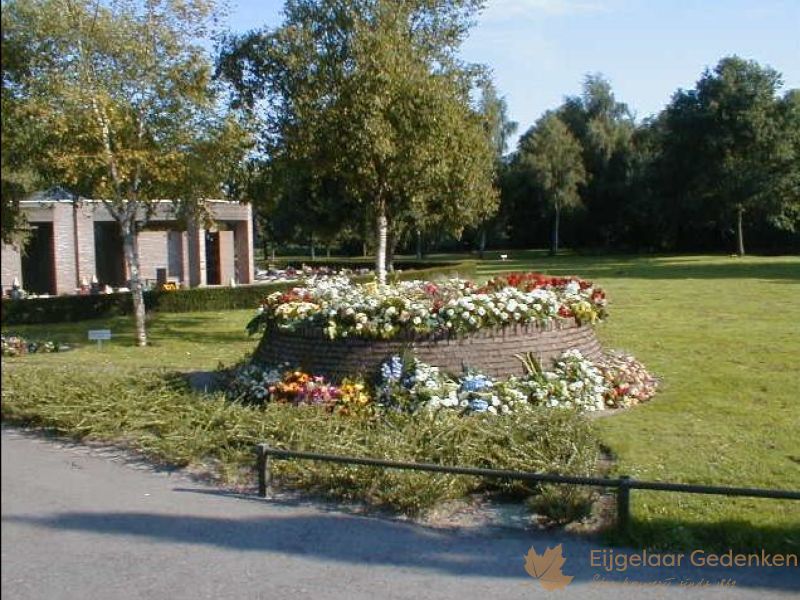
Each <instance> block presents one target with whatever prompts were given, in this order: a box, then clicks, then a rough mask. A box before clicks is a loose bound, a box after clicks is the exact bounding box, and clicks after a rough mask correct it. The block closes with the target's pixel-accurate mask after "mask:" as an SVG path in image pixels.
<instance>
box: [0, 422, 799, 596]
mask: <svg viewBox="0 0 800 600" xmlns="http://www.w3.org/2000/svg"><path fill="white" fill-rule="evenodd" d="M559 543H560V544H563V549H564V554H565V557H566V562H565V563H564V566H563V573H564V574H565V575H571V576H573V577H574V579H573V580H572V582H571V583H570V584H569V585H568V586H567V587H566V588H565V589H564V590H561V591H553V592H548V591H546V590H544V589H543V588H542V587H541V586H540V583H539V582H538V581H536V580H534V579H533V578H531V577H530V576H528V575H527V574H526V572H525V571H524V569H523V563H524V558H523V557H524V555H525V554H526V552H527V551H528V549H529V548H530V547H531V546H533V547H534V548H535V549H536V550H537V551H538V552H540V553H541V552H543V551H544V550H545V549H546V548H547V547H552V546H555V545H556V544H559ZM600 549H602V547H601V546H598V545H593V544H592V543H589V542H587V541H585V540H581V539H578V538H574V537H570V536H566V535H556V534H551V533H538V532H524V531H514V530H508V529H498V528H488V529H482V530H474V529H446V530H442V529H431V528H426V527H423V526H420V525H415V524H412V523H407V522H402V521H396V520H391V519H383V518H376V517H364V516H357V515H353V514H348V513H347V512H343V511H339V510H336V509H335V507H330V506H324V505H319V504H310V503H297V502H291V501H264V500H259V499H254V498H251V497H244V496H237V495H235V494H228V493H225V492H224V491H221V490H218V489H216V488H213V487H210V486H206V485H203V484H199V483H197V482H195V481H192V480H191V479H189V478H188V477H186V476H184V475H183V474H181V473H179V472H158V471H154V470H152V469H145V468H143V467H141V466H140V467H135V466H131V465H130V464H126V461H125V460H123V458H122V457H121V456H119V455H118V456H114V455H113V454H108V453H103V452H99V451H97V450H89V449H86V448H83V447H79V446H78V447H75V446H71V445H66V444H61V443H55V442H53V441H49V440H46V439H43V438H39V437H36V436H32V435H30V434H27V433H22V432H19V431H17V430H14V429H9V428H4V429H3V432H2V596H3V598H4V599H6V600H27V599H47V600H55V599H72V598H75V599H81V600H86V599H95V598H96V599H100V600H114V599H117V598H125V599H127V598H142V599H145V598H146V599H148V600H151V599H161V598H163V599H168V600H179V599H182V598H191V599H198V598H214V599H215V600H219V599H223V598H237V599H251V598H252V599H256V598H258V599H273V598H274V599H280V600H288V599H294V598H300V599H304V598H308V599H312V598H313V599H334V598H336V599H347V600H350V599H355V600H357V599H362V598H363V599H370V600H372V599H395V598H398V599H399V598H408V599H412V598H413V599H415V600H416V599H429V598H430V599H438V598H457V599H459V600H467V599H470V598H477V599H480V600H488V599H500V598H520V599H531V598H590V599H591V598H608V599H615V600H617V599H619V600H626V599H633V598H681V599H685V600H689V599H695V598H698V599H699V598H720V599H722V598H725V599H726V600H727V599H744V598H762V597H764V598H766V597H774V598H789V597H798V596H800V573H799V572H798V570H797V569H787V568H775V567H773V568H762V569H733V570H726V569H710V568H691V567H688V568H687V567H684V568H681V569H670V568H662V569H641V568H639V569H633V568H632V569H629V570H628V571H626V572H625V573H623V574H619V573H616V574H609V573H605V572H603V571H602V569H599V568H596V567H592V566H591V564H590V552H591V551H592V550H600ZM599 576H603V577H605V578H607V579H615V580H616V581H615V582H614V583H608V582H605V583H602V582H598V581H596V578H597V577H599ZM626 578H627V579H628V581H627V582H624V581H623V580H624V579H626ZM721 580H729V585H726V586H720V585H718V582H719V581H721ZM732 581H733V582H735V585H731V584H730V582H732ZM654 582H655V583H654Z"/></svg>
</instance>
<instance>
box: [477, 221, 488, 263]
mask: <svg viewBox="0 0 800 600" xmlns="http://www.w3.org/2000/svg"><path fill="white" fill-rule="evenodd" d="M484 252H486V226H485V225H484V226H483V227H481V237H480V240H479V241H478V256H479V257H480V259H481V260H483V255H484Z"/></svg>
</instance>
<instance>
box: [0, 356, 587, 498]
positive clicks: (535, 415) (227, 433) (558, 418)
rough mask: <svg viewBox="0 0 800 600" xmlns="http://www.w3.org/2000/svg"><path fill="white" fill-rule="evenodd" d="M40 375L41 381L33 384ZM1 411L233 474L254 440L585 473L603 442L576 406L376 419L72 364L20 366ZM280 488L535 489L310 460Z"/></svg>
mask: <svg viewBox="0 0 800 600" xmlns="http://www.w3.org/2000/svg"><path fill="white" fill-rule="evenodd" d="M32 382H35V383H32ZM2 398H3V401H2V404H1V405H0V407H1V408H2V418H3V420H5V421H7V422H13V423H18V424H22V425H30V426H36V427H45V428H48V429H53V430H55V431H57V432H59V433H62V434H67V435H70V436H73V437H75V438H78V439H83V438H90V439H99V440H106V441H117V440H124V441H125V443H126V444H128V445H129V446H131V447H132V448H134V449H135V450H138V451H141V452H143V453H144V454H146V455H147V456H150V457H151V458H156V459H159V460H162V461H167V462H169V463H173V464H177V465H187V464H191V463H195V464H198V463H200V464H208V463H212V464H214V465H216V466H215V469H216V471H217V472H218V474H219V475H220V476H221V477H222V478H223V479H224V480H225V481H227V482H231V483H236V482H239V483H241V482H242V481H243V480H244V481H248V482H249V481H250V479H251V473H252V466H253V459H254V458H253V447H254V445H255V444H256V443H259V442H268V443H270V444H273V445H275V446H278V447H283V448H291V449H294V450H306V451H316V452H329V453H333V454H347V455H355V456H371V457H378V458H385V459H389V460H397V461H417V462H432V463H439V464H444V465H462V466H475V467H484V468H489V467H491V468H499V469H513V470H527V471H540V472H552V473H564V474H573V475H579V474H580V475H587V474H591V473H592V472H593V471H594V467H595V462H596V459H597V443H596V441H595V439H594V437H593V435H592V434H591V431H590V428H589V425H588V423H587V422H586V421H585V420H584V419H583V418H581V417H580V416H579V415H577V414H576V413H575V412H573V411H568V410H563V411H553V410H532V411H530V412H526V413H524V414H520V415H515V416H513V417H512V416H510V415H507V416H492V417H488V416H487V415H485V414H483V415H474V416H473V417H470V418H462V417H459V416H458V415H457V414H454V413H451V412H449V411H443V412H441V413H435V414H423V415H416V416H415V415H408V414H403V413H388V414H385V415H383V416H382V417H381V418H375V417H370V416H353V415H348V416H340V415H337V414H333V415H332V414H331V413H330V412H328V411H326V410H324V409H321V408H319V407H314V406H299V407H298V406H292V405H287V404H268V405H265V406H263V407H254V406H246V405H243V404H239V403H232V402H229V401H227V400H225V398H224V397H223V395H222V394H217V395H211V396H206V395H200V394H195V393H193V392H191V391H190V390H189V389H188V388H187V386H186V384H185V383H183V382H182V381H181V380H178V379H175V378H169V377H165V376H163V375H161V376H158V377H156V376H153V375H151V376H150V378H149V379H142V374H141V372H137V373H135V374H130V375H125V374H122V375H119V374H117V375H109V374H107V373H104V374H103V375H99V374H98V375H96V376H88V377H87V376H85V375H83V376H81V377H75V375H74V373H72V372H69V371H67V370H58V369H56V370H53V369H43V368H41V367H36V366H33V365H26V366H25V367H24V368H23V367H21V366H18V367H15V368H14V369H11V370H9V371H8V372H7V373H6V374H5V380H4V386H3V391H2ZM274 473H275V476H276V478H277V480H278V482H279V483H280V484H281V485H285V486H287V487H295V488H302V489H305V490H310V491H312V492H315V493H320V494H324V495H327V496H333V497H337V498H345V499H350V500H357V501H363V502H366V503H368V504H371V505H376V506H385V507H390V508H393V509H397V510H401V511H403V512H406V513H412V514H413V513H417V512H420V511H423V510H425V509H428V508H430V507H432V506H434V505H435V504H436V503H438V502H440V501H442V500H445V499H450V498H455V497H461V496H464V495H466V494H469V493H472V492H475V491H478V490H503V491H513V492H515V493H517V494H522V495H526V496H530V495H532V494H536V493H538V487H536V486H530V485H525V484H522V483H509V482H498V481H486V480H480V479H477V478H473V477H465V476H452V475H444V474H428V473H415V472H410V471H397V470H391V469H379V468H375V467H362V466H348V465H336V464H332V463H322V462H308V461H302V462H301V461H276V463H275V466H274Z"/></svg>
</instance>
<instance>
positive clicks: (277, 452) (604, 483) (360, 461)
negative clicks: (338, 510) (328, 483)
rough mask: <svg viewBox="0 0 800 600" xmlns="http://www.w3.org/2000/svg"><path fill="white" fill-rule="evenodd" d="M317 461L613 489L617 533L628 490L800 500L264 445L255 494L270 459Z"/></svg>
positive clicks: (626, 512)
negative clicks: (396, 460)
mask: <svg viewBox="0 0 800 600" xmlns="http://www.w3.org/2000/svg"><path fill="white" fill-rule="evenodd" d="M292 458H295V459H300V460H319V461H324V462H332V463H341V464H348V465H363V466H368V467H384V468H388V469H402V470H407V471H429V472H432V473H449V474H451V475H472V476H475V477H488V478H493V479H515V480H518V481H534V482H539V483H555V484H563V485H586V486H590V487H601V488H612V489H616V496H617V527H618V529H620V530H621V531H625V530H627V529H628V527H629V525H630V502H631V500H630V498H631V490H653V491H659V492H680V493H685V494H713V495H719V496H745V497H750V498H773V499H778V500H800V491H792V490H770V489H760V488H740V487H723V486H713V485H692V484H688V483H667V482H661V481H639V480H638V479H631V478H630V477H628V476H626V475H620V476H619V477H618V478H616V479H612V478H604V477H577V476H572V475H554V474H551V473H530V472H527V471H509V470H503V469H480V468H475V467H450V466H443V465H436V464H431V463H415V462H395V461H391V460H383V459H379V458H362V457H356V456H340V455H337V454H321V453H317V452H298V451H294V450H281V449H280V448H273V447H272V446H270V445H268V444H259V445H258V446H256V470H257V473H258V495H259V496H261V497H262V498H266V497H267V493H268V491H269V490H270V487H271V484H272V461H273V460H288V459H292Z"/></svg>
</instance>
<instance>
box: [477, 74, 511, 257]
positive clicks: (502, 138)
mask: <svg viewBox="0 0 800 600" xmlns="http://www.w3.org/2000/svg"><path fill="white" fill-rule="evenodd" d="M480 90H481V98H480V105H479V110H480V114H481V116H482V117H483V127H484V130H485V131H486V135H488V136H489V143H490V145H491V148H492V150H493V152H494V182H495V187H496V188H497V189H498V190H499V188H500V179H501V176H502V173H503V171H504V170H505V168H506V160H505V154H506V151H507V150H508V140H509V139H510V138H511V136H512V135H514V133H516V131H517V127H518V126H519V124H518V123H517V122H516V121H512V120H511V118H510V117H509V115H508V104H507V103H506V99H505V98H504V97H502V96H499V95H498V94H497V89H496V88H495V86H494V84H493V83H492V81H491V80H488V79H487V80H486V81H485V82H483V83H482V84H481V86H480ZM496 220H497V219H496V218H495V219H492V220H487V221H485V222H483V223H481V224H480V227H479V229H480V233H479V235H480V239H479V241H478V249H479V253H480V257H481V258H483V254H484V251H485V249H486V238H487V234H488V232H487V230H488V229H490V228H491V227H492V224H493V221H496Z"/></svg>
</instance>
